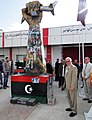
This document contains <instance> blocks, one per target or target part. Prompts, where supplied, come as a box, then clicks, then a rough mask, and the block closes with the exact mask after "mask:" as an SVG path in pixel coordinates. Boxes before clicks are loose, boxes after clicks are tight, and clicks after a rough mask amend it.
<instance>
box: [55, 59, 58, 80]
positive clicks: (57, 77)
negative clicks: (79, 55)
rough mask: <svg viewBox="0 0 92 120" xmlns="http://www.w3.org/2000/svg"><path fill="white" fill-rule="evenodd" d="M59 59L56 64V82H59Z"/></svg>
mask: <svg viewBox="0 0 92 120" xmlns="http://www.w3.org/2000/svg"><path fill="white" fill-rule="evenodd" d="M58 69H59V59H58V58H57V61H56V62H55V81H59V73H58Z"/></svg>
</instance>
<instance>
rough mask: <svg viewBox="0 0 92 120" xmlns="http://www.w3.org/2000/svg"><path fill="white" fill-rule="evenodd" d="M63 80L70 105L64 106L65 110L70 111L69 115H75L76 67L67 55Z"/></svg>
mask: <svg viewBox="0 0 92 120" xmlns="http://www.w3.org/2000/svg"><path fill="white" fill-rule="evenodd" d="M65 62H66V71H65V81H66V92H67V98H68V102H69V105H70V107H69V108H66V109H65V110H66V111H71V113H70V114H69V117H74V116H75V115H77V68H76V66H75V65H73V64H72V59H71V58H70V57H67V58H66V59H65Z"/></svg>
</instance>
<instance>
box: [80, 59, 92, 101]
mask: <svg viewBox="0 0 92 120" xmlns="http://www.w3.org/2000/svg"><path fill="white" fill-rule="evenodd" d="M91 71H92V64H91V63H90V58H89V57H85V64H84V68H83V71H82V77H83V81H84V91H85V95H86V98H83V99H82V100H88V103H92V100H91V99H92V98H91V97H92V87H89V86H88V81H89V78H90V73H91Z"/></svg>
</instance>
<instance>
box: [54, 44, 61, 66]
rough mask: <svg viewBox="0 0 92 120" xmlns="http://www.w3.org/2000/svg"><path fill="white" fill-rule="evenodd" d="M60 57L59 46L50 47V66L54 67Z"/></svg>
mask: <svg viewBox="0 0 92 120" xmlns="http://www.w3.org/2000/svg"><path fill="white" fill-rule="evenodd" d="M61 57H62V49H61V46H53V47H52V66H53V67H55V62H56V59H57V58H59V60H61Z"/></svg>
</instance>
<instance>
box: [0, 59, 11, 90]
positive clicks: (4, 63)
mask: <svg viewBox="0 0 92 120" xmlns="http://www.w3.org/2000/svg"><path fill="white" fill-rule="evenodd" d="M10 68H11V67H10V62H9V58H8V57H6V58H5V60H4V59H3V60H0V89H2V88H3V89H6V88H8V87H9V86H8V79H9V74H10Z"/></svg>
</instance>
